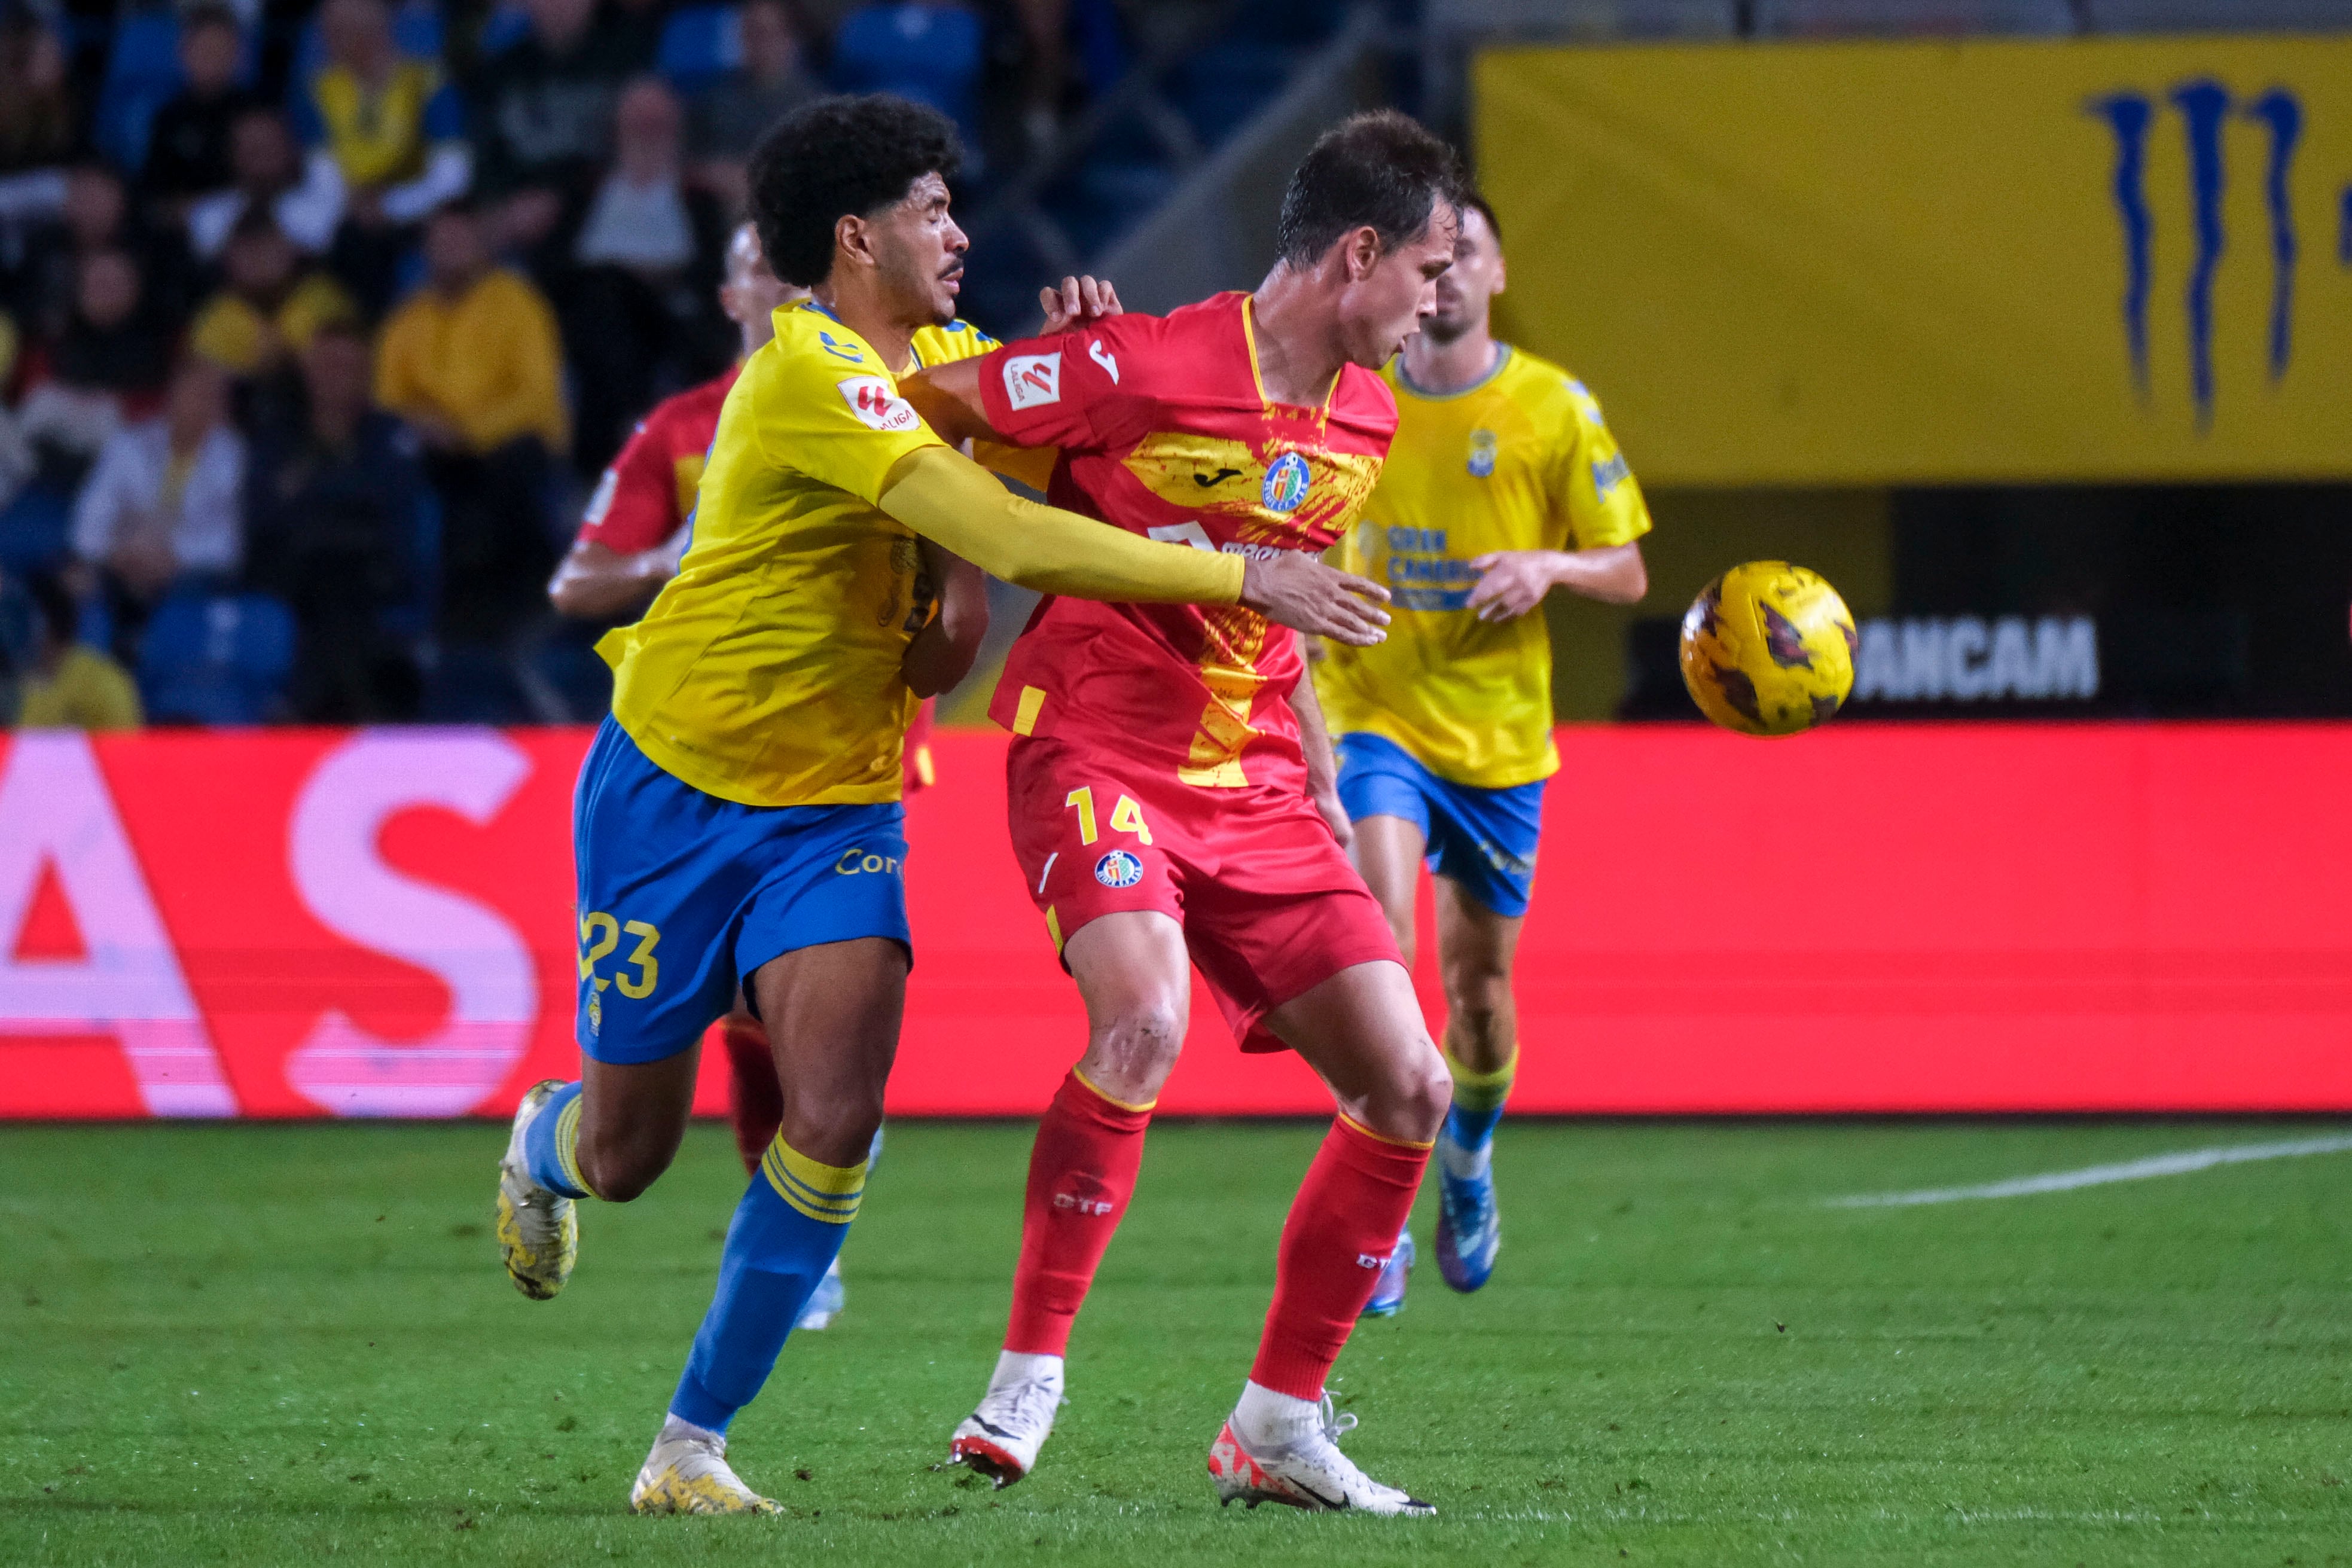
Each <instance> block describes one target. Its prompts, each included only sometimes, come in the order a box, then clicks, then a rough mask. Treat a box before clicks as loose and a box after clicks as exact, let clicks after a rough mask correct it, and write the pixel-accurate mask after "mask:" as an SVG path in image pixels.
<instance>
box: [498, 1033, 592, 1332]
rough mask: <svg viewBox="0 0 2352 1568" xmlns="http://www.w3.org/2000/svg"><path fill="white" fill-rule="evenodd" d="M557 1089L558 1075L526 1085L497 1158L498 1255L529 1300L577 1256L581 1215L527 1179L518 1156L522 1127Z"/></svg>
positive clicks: (546, 1292)
mask: <svg viewBox="0 0 2352 1568" xmlns="http://www.w3.org/2000/svg"><path fill="white" fill-rule="evenodd" d="M562 1087H563V1080H562V1079H552V1078H551V1079H548V1080H547V1081H546V1082H544V1083H539V1084H533V1085H532V1086H531V1089H530V1092H529V1093H528V1094H525V1095H524V1096H523V1097H522V1104H521V1105H520V1106H518V1107H517V1108H516V1109H515V1115H514V1131H512V1132H510V1133H509V1134H508V1135H507V1152H506V1157H505V1158H504V1159H502V1160H500V1161H499V1209H498V1220H499V1226H498V1229H499V1256H500V1257H501V1258H504V1259H505V1260H506V1266H507V1277H508V1278H509V1279H512V1280H513V1281H514V1282H515V1289H518V1290H520V1291H521V1292H522V1293H523V1294H524V1295H526V1296H528V1297H530V1299H531V1300H534V1301H544V1300H548V1299H549V1298H550V1297H551V1296H553V1295H554V1294H555V1293H556V1292H557V1291H558V1290H561V1289H563V1282H564V1281H565V1280H566V1279H571V1278H572V1264H573V1263H575V1262H577V1261H578V1260H579V1257H580V1216H579V1215H577V1214H575V1213H573V1212H572V1200H571V1199H570V1198H567V1197H565V1196H564V1195H563V1194H562V1193H557V1192H551V1191H549V1190H548V1189H547V1188H545V1187H542V1186H541V1185H540V1184H538V1183H537V1182H534V1181H532V1180H531V1179H530V1166H529V1165H528V1164H527V1163H525V1161H524V1157H523V1146H522V1135H523V1130H524V1129H525V1128H527V1127H529V1126H530V1122H531V1118H533V1117H535V1116H537V1115H538V1114H539V1111H540V1108H541V1106H543V1105H545V1104H546V1103H547V1101H548V1099H549V1097H550V1096H551V1095H553V1094H554V1093H555V1091H556V1090H557V1089H562Z"/></svg>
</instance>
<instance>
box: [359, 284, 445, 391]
mask: <svg viewBox="0 0 2352 1568" xmlns="http://www.w3.org/2000/svg"><path fill="white" fill-rule="evenodd" d="M415 321H416V316H415V308H414V307H413V306H412V307H408V308H404V309H402V310H395V311H394V312H393V315H392V320H390V321H386V322H385V323H384V324H383V334H382V335H381V336H380V337H378V338H377V340H376V348H375V400H376V401H377V402H378V403H380V404H382V405H383V406H384V407H386V408H389V409H390V410H392V412H394V414H400V415H415V414H417V413H420V412H421V413H425V414H433V415H438V413H439V412H440V411H439V410H438V409H436V408H435V407H434V406H433V400H432V399H431V398H429V397H427V396H425V389H424V388H423V387H422V386H420V385H418V384H417V382H416V377H415V374H414V372H413V370H412V368H411V366H410V364H409V360H410V357H411V355H410V349H409V342H410V340H411V339H413V338H414V337H415V335H416V327H415Z"/></svg>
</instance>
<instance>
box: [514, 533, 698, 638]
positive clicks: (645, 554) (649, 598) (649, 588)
mask: <svg viewBox="0 0 2352 1568" xmlns="http://www.w3.org/2000/svg"><path fill="white" fill-rule="evenodd" d="M681 542H682V541H681ZM677 558H678V550H677V545H676V544H675V543H665V544H656V545H655V546H654V547H653V548H652V549H651V550H640V551H637V552H635V553H633V554H625V553H623V552H620V551H618V550H614V548H612V547H611V546H610V545H607V544H601V543H599V542H596V541H595V540H593V539H583V540H579V541H576V542H573V544H572V549H571V551H570V552H569V553H567V554H566V555H565V556H564V557H563V559H562V562H560V563H557V565H556V568H555V575H554V576H553V577H551V578H550V579H549V580H548V584H547V597H548V602H549V603H551V604H552V605H554V606H555V613H556V614H557V615H559V616H572V618H573V619H575V620H583V621H604V620H611V619H613V618H614V616H626V615H634V614H635V613H636V612H637V611H639V610H642V609H644V608H645V607H646V605H649V604H651V603H652V602H653V597H654V595H656V594H658V593H660V592H661V586H662V584H665V583H667V582H668V581H669V580H670V579H671V578H672V577H675V576H677Z"/></svg>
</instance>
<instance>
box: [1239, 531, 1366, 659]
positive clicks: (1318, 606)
mask: <svg viewBox="0 0 2352 1568" xmlns="http://www.w3.org/2000/svg"><path fill="white" fill-rule="evenodd" d="M1241 602H1242V603H1243V604H1244V605H1246V606H1248V607H1249V608H1250V609H1253V610H1255V611H1257V612H1258V614H1260V615H1262V616H1265V618H1266V619H1267V620H1270V621H1274V622H1276V623H1278V624H1280V625H1282V626H1289V627H1290V628H1292V629H1293V630H1295V631H1302V632H1312V633H1314V634H1315V635H1317V636H1318V637H1329V638H1330V639H1331V640H1332V641H1334V642H1343V643H1346V644H1347V645H1348V646H1349V647H1371V646H1372V645H1373V644H1375V643H1378V642H1381V641H1382V640H1384V639H1385V638H1386V637H1388V635H1389V634H1388V624H1389V613H1388V612H1387V611H1386V610H1384V609H1382V608H1381V605H1385V604H1387V603H1388V602H1389V591H1388V590H1387V589H1386V588H1383V587H1381V585H1380V584H1378V583H1375V582H1373V581H1372V580H1371V579H1370V578H1369V577H1359V576H1357V575H1356V574H1353V573H1351V572H1340V571H1336V570H1334V569H1333V568H1331V567H1328V566H1326V565H1325V564H1323V563H1322V562H1321V561H1320V560H1318V559H1317V558H1316V557H1315V556H1312V555H1309V554H1308V553H1307V552H1305V551H1303V550H1277V551H1276V552H1274V553H1273V555H1272V556H1271V557H1269V558H1267V559H1264V560H1261V559H1259V558H1258V557H1255V556H1252V557H1250V559H1249V561H1248V563H1246V564H1245V565H1244V568H1243V572H1242V600H1241Z"/></svg>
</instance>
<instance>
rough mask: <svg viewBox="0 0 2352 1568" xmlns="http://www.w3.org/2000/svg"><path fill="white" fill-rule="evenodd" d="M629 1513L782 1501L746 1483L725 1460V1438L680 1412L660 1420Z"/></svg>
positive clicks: (737, 1509) (742, 1507) (773, 1506)
mask: <svg viewBox="0 0 2352 1568" xmlns="http://www.w3.org/2000/svg"><path fill="white" fill-rule="evenodd" d="M629 1511H630V1512H631V1513H782V1512H783V1511H784V1509H783V1505H782V1503H779V1502H777V1501H775V1500H773V1499H772V1498H763V1497H761V1495H760V1494H759V1493H758V1492H755V1491H753V1490H752V1489H751V1488H750V1487H747V1486H745V1485H744V1484H743V1479H742V1478H741V1477H740V1476H738V1475H737V1474H736V1473H735V1472H734V1470H733V1469H732V1468H730V1467H729V1466H728V1463H727V1439H726V1438H724V1437H721V1436H719V1435H718V1434H717V1433H715V1432H705V1431H704V1430H702V1429H701V1428H700V1427H698V1426H688V1425H687V1424H686V1423H685V1422H683V1421H680V1420H679V1419H677V1417H676V1416H674V1415H673V1416H671V1417H670V1418H669V1419H668V1420H667V1421H665V1422H663V1423H662V1429H661V1436H658V1437H656V1438H655V1439H654V1451H653V1452H652V1453H650V1454H647V1455H646V1464H645V1468H643V1469H641V1470H639V1471H638V1472H637V1484H636V1485H635V1486H634V1487H632V1488H631V1489H629Z"/></svg>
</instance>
